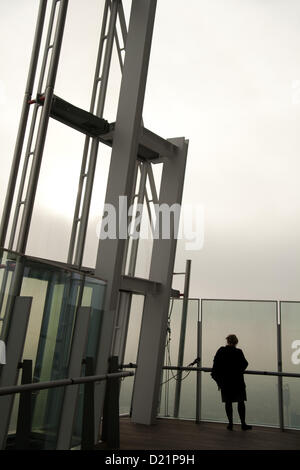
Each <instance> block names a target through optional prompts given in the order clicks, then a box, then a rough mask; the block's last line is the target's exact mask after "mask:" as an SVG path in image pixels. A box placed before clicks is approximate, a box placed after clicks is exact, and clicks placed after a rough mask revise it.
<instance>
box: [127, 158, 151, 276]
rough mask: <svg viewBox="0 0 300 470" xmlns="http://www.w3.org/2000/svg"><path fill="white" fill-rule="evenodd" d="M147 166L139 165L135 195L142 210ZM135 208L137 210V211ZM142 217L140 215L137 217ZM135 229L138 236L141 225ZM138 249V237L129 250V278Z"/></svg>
mask: <svg viewBox="0 0 300 470" xmlns="http://www.w3.org/2000/svg"><path fill="white" fill-rule="evenodd" d="M147 169H148V168H147V164H146V163H143V164H142V165H141V179H140V187H139V192H138V195H137V204H138V207H141V208H142V210H143V204H144V199H145V189H146V182H147ZM138 207H137V209H138ZM139 216H140V217H142V213H141V214H140V215H139ZM136 228H137V232H138V235H139V232H140V229H141V224H140V225H139V228H138V227H136ZM138 248H139V237H138V238H134V239H133V240H132V243H131V250H130V260H129V268H128V275H129V276H134V274H135V268H136V260H137V253H138Z"/></svg>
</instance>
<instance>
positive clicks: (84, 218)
mask: <svg viewBox="0 0 300 470" xmlns="http://www.w3.org/2000/svg"><path fill="white" fill-rule="evenodd" d="M118 7H119V0H114V1H113V4H112V7H111V14H110V20H109V29H108V33H107V44H106V48H105V55H104V62H103V70H102V75H101V77H99V78H100V79H101V87H100V92H99V98H98V103H97V108H96V115H97V116H99V117H102V116H103V111H104V104H105V98H106V92H107V85H108V78H109V69H110V63H111V57H112V50H113V43H114V35H115V29H116V21H117V13H118ZM93 94H94V92H93ZM98 148H99V140H98V139H96V138H94V139H92V144H91V150H90V157H89V163H88V170H87V177H86V187H85V194H84V198H83V203H82V211H81V215H80V225H79V230H78V238H77V245H76V250H75V255H74V264H75V265H76V266H79V267H80V266H81V264H82V259H83V253H84V245H85V239H86V231H87V225H88V218H89V212H90V205H91V198H92V189H93V182H94V176H95V171H96V163H97V155H98ZM74 223H75V220H74Z"/></svg>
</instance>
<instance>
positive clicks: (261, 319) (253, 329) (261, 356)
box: [201, 300, 279, 426]
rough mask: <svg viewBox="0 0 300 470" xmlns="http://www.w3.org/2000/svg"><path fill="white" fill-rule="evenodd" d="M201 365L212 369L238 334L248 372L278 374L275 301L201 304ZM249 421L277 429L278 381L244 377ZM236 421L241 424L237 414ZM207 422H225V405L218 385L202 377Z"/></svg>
mask: <svg viewBox="0 0 300 470" xmlns="http://www.w3.org/2000/svg"><path fill="white" fill-rule="evenodd" d="M201 304H202V308H201V312H202V365H203V367H212V365H213V359H214V355H215V353H216V351H217V350H218V348H219V347H220V346H224V345H225V344H226V339H225V338H226V336H228V334H232V333H233V334H235V335H236V336H237V337H238V339H239V344H238V347H239V348H241V349H242V350H243V352H244V355H245V357H246V359H247V361H248V363H249V365H248V369H249V370H259V371H277V303H276V302H275V301H274V302H273V301H236V300H235V301H232V300H202V302H201ZM245 382H246V392H247V405H246V411H247V420H248V421H249V423H252V424H263V425H272V426H274V425H275V426H277V425H278V424H279V417H278V379H277V377H266V376H261V375H259V376H255V375H245ZM234 411H235V416H234V419H235V421H236V422H239V419H238V415H237V412H236V410H234ZM201 416H202V419H204V420H213V421H226V414H225V410H224V404H223V403H222V402H221V396H220V392H219V391H218V389H217V385H216V382H215V381H214V380H213V379H212V378H211V376H210V374H209V373H203V374H202V407H201Z"/></svg>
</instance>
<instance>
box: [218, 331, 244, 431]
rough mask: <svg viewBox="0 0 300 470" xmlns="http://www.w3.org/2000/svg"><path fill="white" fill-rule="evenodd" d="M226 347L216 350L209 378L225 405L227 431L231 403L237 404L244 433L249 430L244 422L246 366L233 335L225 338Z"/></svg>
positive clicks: (230, 427)
mask: <svg viewBox="0 0 300 470" xmlns="http://www.w3.org/2000/svg"><path fill="white" fill-rule="evenodd" d="M226 340H227V345H226V346H222V347H221V348H220V349H218V351H217V353H216V355H215V357H214V363H213V369H212V373H211V376H212V378H213V379H214V380H215V381H216V382H217V385H218V387H219V389H221V396H222V402H224V403H225V410H226V414H227V417H228V421H229V424H228V426H227V429H229V430H230V431H232V429H233V421H232V414H233V413H232V403H233V402H237V404H238V413H239V417H240V420H241V423H242V429H243V430H244V431H246V430H248V429H251V428H252V426H248V425H247V424H246V421H245V415H246V407H245V403H244V402H245V401H246V400H247V396H246V385H245V382H244V371H245V369H246V368H247V366H248V362H247V361H246V359H245V356H244V354H243V351H242V350H241V349H238V348H237V347H236V345H237V343H238V339H237V337H236V336H235V335H229V336H227V338H226Z"/></svg>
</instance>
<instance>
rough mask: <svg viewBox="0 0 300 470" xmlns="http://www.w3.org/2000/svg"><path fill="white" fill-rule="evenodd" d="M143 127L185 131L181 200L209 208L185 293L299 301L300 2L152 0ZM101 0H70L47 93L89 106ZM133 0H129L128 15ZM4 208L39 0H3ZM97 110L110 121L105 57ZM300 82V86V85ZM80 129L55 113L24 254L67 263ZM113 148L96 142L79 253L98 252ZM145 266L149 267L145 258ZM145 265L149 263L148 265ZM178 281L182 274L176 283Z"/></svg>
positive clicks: (189, 254)
mask: <svg viewBox="0 0 300 470" xmlns="http://www.w3.org/2000/svg"><path fill="white" fill-rule="evenodd" d="M157 3H158V5H157V15H156V23H155V29H154V37H153V44H152V52H151V60H150V66H149V75H148V82H147V90H146V97H145V105H144V112H143V118H144V123H145V126H146V127H147V128H149V129H151V130H152V131H154V132H156V133H158V134H160V135H161V136H162V137H165V138H170V137H179V136H185V137H186V138H187V139H189V142H190V143H189V154H188V164H187V171H186V183H185V189H184V199H183V205H184V204H191V203H193V204H199V205H201V206H202V207H203V209H204V227H203V228H204V244H203V248H202V249H201V250H197V251H186V250H185V243H184V240H180V241H179V242H178V250H177V258H176V267H175V270H177V271H179V270H180V271H182V270H184V266H185V260H186V259H187V258H189V259H191V260H192V279H191V296H193V297H205V298H210V297H213V298H246V299H255V298H259V299H281V300H300V295H299V293H298V291H299V285H300V267H299V260H300V259H299V258H300V256H299V255H300V250H299V240H300V224H299V209H300V198H299V196H300V189H299V170H300V163H299V150H300V138H299V131H298V128H299V123H300V91H299V90H300V82H299V81H300V58H299V57H300V54H299V48H300V28H299V26H300V4H299V2H298V1H297V0H285V1H284V0H243V1H241V0H223V1H221V0H206V1H205V0H189V1H188V2H182V1H179V0H158V2H157ZM102 5H103V2H102V1H96V0H88V1H85V2H81V1H80V0H70V2H69V15H68V19H67V25H66V30H65V37H64V43H63V49H62V55H61V62H60V64H61V65H60V68H59V73H58V77H57V85H56V89H55V93H56V94H57V95H58V96H61V97H62V98H64V99H66V100H69V101H70V102H72V103H73V104H75V105H77V106H81V107H83V108H84V109H88V108H89V102H90V94H91V87H92V77H93V72H94V65H95V59H96V52H97V42H98V36H99V32H100V24H101V11H102ZM129 5H130V2H129V1H127V0H124V6H125V8H126V11H128V8H129ZM0 7H1V15H0V39H1V41H0V57H1V74H0V142H1V154H0V158H1V173H0V177H1V180H0V183H1V186H0V208H1V210H2V206H3V200H4V196H5V192H6V184H7V179H8V175H9V168H10V164H11V160H12V155H13V149H14V143H15V138H16V132H17V128H18V122H19V116H20V110H21V104H22V99H23V94H24V90H25V83H26V77H27V70H28V64H29V58H30V54H31V46H32V39H33V32H34V26H35V19H36V14H37V9H38V0H26V2H25V1H24V0H1V5H0ZM112 73H113V75H112V79H111V85H110V88H109V94H108V105H107V107H106V110H105V118H106V119H108V120H109V121H113V120H114V119H115V113H116V105H117V94H118V90H119V83H120V73H119V70H118V62H117V58H116V55H115V54H114V57H113V65H112ZM298 82H299V83H298ZM83 142H84V138H83V137H82V135H77V134H76V132H75V131H72V130H70V129H68V128H65V127H64V126H62V125H61V124H57V123H55V122H51V123H50V126H49V133H48V136H47V142H46V149H45V154H44V161H43V166H42V173H41V180H40V184H39V187H38V193H37V202H36V206H35V212H34V217H33V223H32V230H31V234H30V240H29V245H28V253H30V254H33V255H35V256H43V257H46V258H52V259H53V258H57V259H59V260H65V259H66V255H67V247H68V241H69V231H70V228H71V221H72V216H73V208H74V204H75V198H76V189H77V183H78V176H79V169H80V161H81V156H82V150H83ZM108 165H109V151H108V150H107V149H105V148H102V147H101V150H100V152H99V159H98V166H97V174H96V185H95V190H94V195H93V201H92V208H91V224H90V227H89V232H88V238H87V240H88V244H87V248H86V254H85V262H86V264H88V265H92V264H93V262H94V260H95V253H96V248H97V239H96V232H95V225H96V223H97V222H98V221H99V217H100V216H101V208H102V205H103V198H104V194H105V179H106V175H107V171H108ZM139 269H140V274H142V273H143V265H142V263H141V264H140V267H139ZM145 271H147V268H146V267H145ZM182 286H183V279H182V280H181V283H180V284H178V281H176V282H175V283H174V287H181V288H182Z"/></svg>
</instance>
